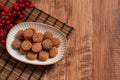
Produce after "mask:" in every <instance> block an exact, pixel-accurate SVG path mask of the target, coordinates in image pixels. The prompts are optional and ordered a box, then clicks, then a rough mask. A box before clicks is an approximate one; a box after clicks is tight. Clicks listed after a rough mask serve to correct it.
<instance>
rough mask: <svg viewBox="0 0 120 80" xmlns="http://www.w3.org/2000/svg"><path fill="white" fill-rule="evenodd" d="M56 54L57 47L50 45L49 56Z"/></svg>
mask: <svg viewBox="0 0 120 80" xmlns="http://www.w3.org/2000/svg"><path fill="white" fill-rule="evenodd" d="M57 54H58V49H57V48H56V47H52V48H51V49H50V51H49V56H50V57H51V58H53V57H55V56H56V55H57Z"/></svg>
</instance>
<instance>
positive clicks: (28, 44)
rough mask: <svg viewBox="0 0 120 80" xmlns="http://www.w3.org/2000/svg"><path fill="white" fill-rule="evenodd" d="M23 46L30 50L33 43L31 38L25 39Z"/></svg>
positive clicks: (24, 48) (25, 49)
mask: <svg viewBox="0 0 120 80" xmlns="http://www.w3.org/2000/svg"><path fill="white" fill-rule="evenodd" d="M21 47H22V49H23V50H24V51H28V50H30V49H31V48H32V44H31V42H30V41H29V40H25V41H23V43H22V44H21Z"/></svg>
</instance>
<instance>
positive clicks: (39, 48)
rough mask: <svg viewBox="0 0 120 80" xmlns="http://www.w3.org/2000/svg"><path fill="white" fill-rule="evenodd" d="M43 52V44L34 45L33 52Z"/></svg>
mask: <svg viewBox="0 0 120 80" xmlns="http://www.w3.org/2000/svg"><path fill="white" fill-rule="evenodd" d="M41 50H42V45H41V43H33V46H32V51H33V52H40V51H41Z"/></svg>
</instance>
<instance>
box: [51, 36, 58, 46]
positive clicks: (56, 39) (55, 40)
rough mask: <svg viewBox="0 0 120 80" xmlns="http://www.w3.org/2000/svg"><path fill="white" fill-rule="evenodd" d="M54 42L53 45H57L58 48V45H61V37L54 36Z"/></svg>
mask: <svg viewBox="0 0 120 80" xmlns="http://www.w3.org/2000/svg"><path fill="white" fill-rule="evenodd" d="M52 43H53V46H55V47H57V48H58V47H59V46H60V39H58V38H56V37H54V38H53V39H52Z"/></svg>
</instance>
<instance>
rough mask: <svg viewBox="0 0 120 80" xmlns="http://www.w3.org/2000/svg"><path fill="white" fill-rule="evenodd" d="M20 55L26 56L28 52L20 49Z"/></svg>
mask: <svg viewBox="0 0 120 80" xmlns="http://www.w3.org/2000/svg"><path fill="white" fill-rule="evenodd" d="M20 53H21V54H23V55H26V54H27V53H28V51H24V50H23V49H22V48H20Z"/></svg>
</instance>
